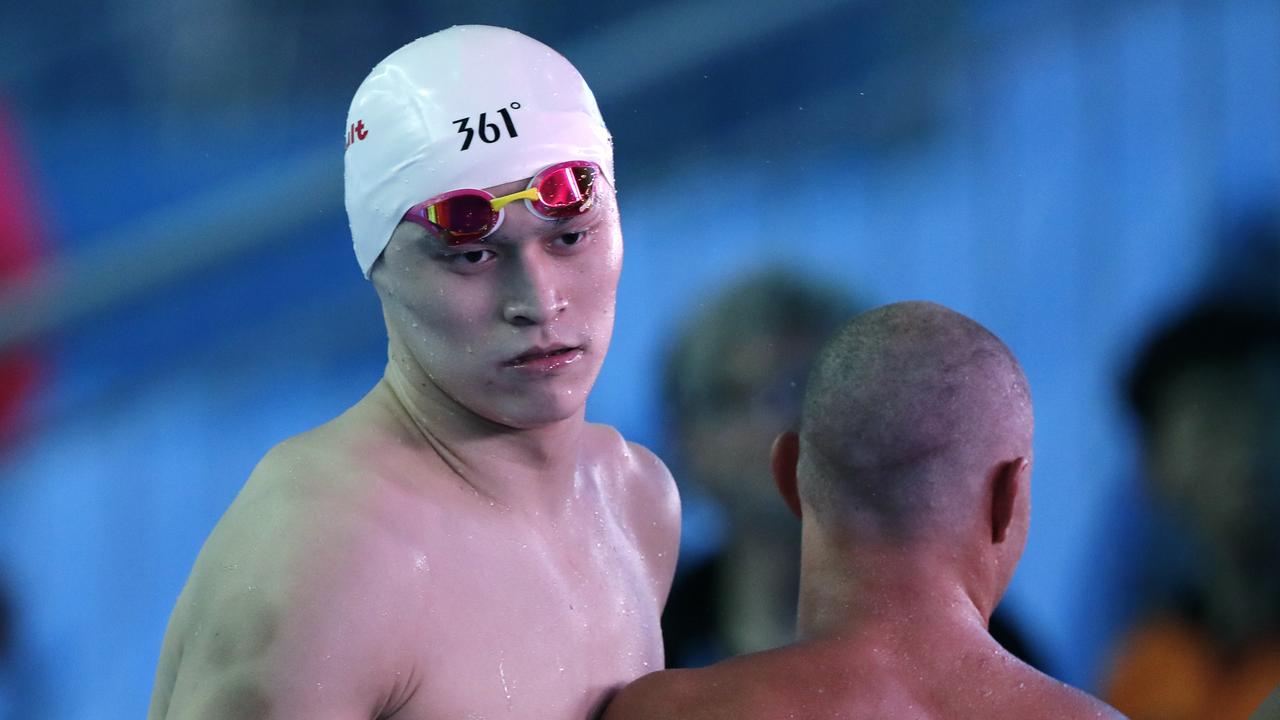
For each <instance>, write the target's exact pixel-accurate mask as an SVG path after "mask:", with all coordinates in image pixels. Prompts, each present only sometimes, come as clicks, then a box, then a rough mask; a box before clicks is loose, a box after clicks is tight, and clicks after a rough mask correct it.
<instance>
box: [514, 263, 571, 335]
mask: <svg viewBox="0 0 1280 720" xmlns="http://www.w3.org/2000/svg"><path fill="white" fill-rule="evenodd" d="M510 267H511V268H512V273H511V277H510V278H509V280H510V282H509V283H508V287H509V288H510V290H509V293H510V294H509V295H508V296H507V300H506V302H504V303H503V308H502V317H503V319H504V320H506V321H507V322H509V323H511V324H512V325H516V326H519V327H523V326H528V325H542V324H544V323H548V322H551V321H552V320H554V319H555V317H556V316H557V315H559V314H560V313H561V312H564V309H565V308H566V307H567V306H568V304H569V303H568V300H566V299H565V297H564V295H563V294H562V293H561V292H560V288H559V285H558V283H557V282H556V273H555V271H554V269H553V268H551V267H550V261H549V259H542V258H530V257H521V258H519V259H518V261H517V262H513V263H511V265H510Z"/></svg>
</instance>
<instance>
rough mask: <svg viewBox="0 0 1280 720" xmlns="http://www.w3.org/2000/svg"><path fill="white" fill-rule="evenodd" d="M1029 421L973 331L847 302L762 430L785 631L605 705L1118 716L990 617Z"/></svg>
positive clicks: (939, 315) (700, 716)
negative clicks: (778, 507)
mask: <svg viewBox="0 0 1280 720" xmlns="http://www.w3.org/2000/svg"><path fill="white" fill-rule="evenodd" d="M1031 434H1032V411H1031V398H1030V394H1029V391H1028V388H1027V382H1026V378H1025V377H1024V376H1023V373H1022V370H1021V368H1020V367H1019V365H1018V362H1017V360H1015V359H1014V357H1013V355H1012V354H1011V353H1010V352H1009V350H1008V348H1006V347H1005V346H1004V344H1003V343H1001V342H1000V341H999V340H998V339H997V338H996V337H995V336H994V335H992V334H991V333H990V332H988V331H987V330H986V329H985V328H983V327H982V326H980V325H979V324H977V323H976V322H974V321H972V320H970V319H969V318H967V317H964V316H962V315H960V314H958V313H955V312H952V311H950V310H948V309H946V308H943V307H941V306H938V305H934V304H932V303H923V302H910V303H898V304H894V305H888V306H885V307H881V308H878V309H875V310H872V311H870V312H867V313H864V314H862V315H859V316H858V317H856V318H855V319H854V320H852V321H851V322H849V323H848V324H847V325H845V327H844V328H843V329H842V330H841V331H840V332H838V333H837V335H836V336H835V337H834V338H833V339H832V340H831V341H830V342H829V343H828V344H827V345H826V347H825V348H824V349H823V350H822V352H821V353H820V355H819V358H818V360H817V363H816V365H815V368H814V371H813V374H812V375H811V376H810V379H809V384H808V388H807V390H806V394H805V401H804V406H803V410H802V417H801V421H800V430H799V433H796V432H785V433H783V434H781V435H780V436H779V437H778V438H777V439H776V440H775V442H774V445H773V457H772V468H773V475H774V480H775V482H776V484H777V486H778V489H779V490H780V492H781V494H782V497H783V498H784V500H785V502H786V504H787V505H788V506H789V507H790V508H791V510H792V512H794V513H795V514H796V515H797V516H799V517H800V518H801V525H802V530H801V532H802V540H801V547H802V549H801V580H800V599H799V603H798V605H799V610H798V613H797V614H798V635H799V639H798V641H797V642H796V643H795V644H792V645H788V646H785V647H782V648H778V649H774V650H767V651H764V652H760V653H754V654H749V655H742V656H739V657H737V658H731V659H729V660H725V661H723V662H720V663H717V664H715V665H712V666H709V667H707V668H702V669H697V670H668V671H663V672H658V673H655V674H651V675H648V676H646V677H644V678H642V679H640V680H639V681H637V682H636V683H634V684H632V685H630V686H629V687H627V688H626V689H624V690H623V691H622V692H621V693H620V694H619V695H618V696H617V698H616V699H615V700H614V701H613V702H612V703H611V705H610V706H609V708H608V710H607V712H606V714H605V718H606V720H641V719H649V718H672V719H676V718H679V719H681V720H708V719H711V718H732V719H733V720H751V719H753V718H819V717H821V718H831V717H838V718H913V719H915V718H947V719H963V718H983V719H985V718H993V717H994V718H1019V719H1020V720H1033V719H1035V718H1046V719H1048V718H1053V719H1054V720H1061V719H1062V718H1099V717H1104V718H1118V717H1121V716H1120V715H1119V714H1118V713H1116V712H1115V711H1114V710H1112V709H1111V708H1110V707H1108V706H1106V705H1105V704H1103V703H1102V702H1100V701H1098V700H1096V699H1094V698H1092V697H1090V696H1089V695H1086V694H1085V693H1083V692H1081V691H1079V690H1076V689H1074V688H1072V687H1070V686H1067V685H1065V684H1063V683H1061V682H1058V681H1056V680H1054V679H1052V678H1050V677H1047V676H1046V675H1044V674H1042V673H1040V672H1038V671H1037V670H1035V669H1033V668H1031V667H1030V666H1029V665H1026V664H1025V663H1023V662H1021V661H1020V660H1018V659H1017V658H1015V657H1014V656H1013V655H1011V654H1010V653H1008V652H1007V651H1005V649H1004V648H1003V647H1001V646H1000V645H999V644H998V643H997V642H995V641H994V640H993V639H992V638H991V635H990V634H989V633H988V631H987V623H988V620H989V619H990V617H991V612H992V610H994V609H995V606H996V604H997V603H998V602H999V601H1000V598H1001V596H1002V595H1003V594H1004V591H1005V588H1006V587H1007V586H1008V584H1009V580H1010V579H1011V578H1012V576H1013V571H1014V568H1015V567H1016V565H1017V563H1018V559H1019V557H1020V555H1021V553H1022V549H1023V546H1024V544H1025V541H1026V537H1027V525H1028V521H1029V517H1030V510H1031V509H1030V478H1031V460H1032V453H1031Z"/></svg>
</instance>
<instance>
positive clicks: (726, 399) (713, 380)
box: [667, 274, 852, 529]
mask: <svg viewBox="0 0 1280 720" xmlns="http://www.w3.org/2000/svg"><path fill="white" fill-rule="evenodd" d="M851 314H852V303H851V302H850V301H848V300H847V299H846V298H844V297H843V296H841V295H839V294H836V293H831V292H828V291H826V290H825V289H823V288H817V287H808V286H806V285H805V284H804V282H803V281H801V280H799V279H797V278H791V277H788V276H786V275H781V274H778V275H762V276H759V277H756V278H750V279H747V280H745V281H743V282H742V283H740V284H738V285H736V286H734V287H733V288H731V289H730V290H729V291H727V292H726V293H725V294H724V295H722V296H721V297H719V298H717V299H715V300H714V301H713V302H712V304H711V305H710V306H709V307H707V308H704V309H703V310H702V311H701V312H700V313H699V314H697V315H696V316H695V317H696V318H697V319H696V320H695V321H694V322H693V323H691V325H690V326H689V328H688V329H687V331H686V334H685V335H684V336H683V338H682V341H681V342H680V343H679V344H678V346H677V348H676V350H675V352H674V353H673V354H672V359H671V361H670V364H669V366H668V383H667V387H668V395H669V400H670V401H671V404H672V407H673V410H674V411H675V412H673V414H672V420H673V424H674V425H676V426H677V427H678V428H679V432H678V433H677V435H676V438H675V440H676V443H677V449H678V452H679V457H680V459H681V460H682V462H683V463H684V467H685V468H686V470H687V472H688V473H689V476H690V477H689V479H690V480H691V481H693V482H696V483H699V484H701V485H703V486H704V487H705V488H706V489H707V490H709V491H710V492H711V494H712V495H713V496H714V497H715V498H716V499H717V500H718V501H719V502H720V503H722V505H723V506H724V508H725V509H726V510H727V511H728V513H729V514H730V515H731V516H732V518H733V521H734V522H735V523H743V524H744V525H745V526H748V527H752V526H754V527H755V528H756V529H758V528H759V523H766V524H768V525H769V526H774V527H777V526H783V527H787V528H792V527H793V526H794V524H795V519H794V518H793V517H792V516H791V514H790V512H789V511H788V510H787V509H786V506H785V505H784V504H783V503H782V502H781V501H780V499H779V498H778V493H777V490H776V489H775V488H774V485H773V480H772V477H771V476H770V473H769V467H770V463H769V453H770V448H771V447H772V445H773V439H774V438H775V437H777V435H778V434H779V433H781V432H783V431H784V430H788V429H792V428H793V427H794V426H795V424H796V422H797V421H798V420H799V416H800V403H801V400H802V398H803V394H804V383H805V379H806V376H807V375H808V372H809V369H810V367H811V366H812V363H813V359H814V356H815V355H816V354H817V352H818V350H819V348H820V347H821V346H822V343H823V342H825V341H826V337H827V333H828V332H829V331H830V330H831V329H833V328H834V327H836V326H837V325H838V324H839V323H840V322H841V321H843V320H844V319H847V317H848V316H849V315H851Z"/></svg>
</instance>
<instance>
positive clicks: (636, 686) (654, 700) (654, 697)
mask: <svg viewBox="0 0 1280 720" xmlns="http://www.w3.org/2000/svg"><path fill="white" fill-rule="evenodd" d="M702 674H703V671H699V670H660V671H658V672H653V673H649V674H648V675H645V676H643V677H641V678H640V679H638V680H636V681H635V682H633V683H631V684H630V685H627V686H626V687H625V688H623V689H622V690H621V691H619V692H618V694H617V695H615V696H614V697H613V699H612V700H611V701H610V702H609V705H608V707H607V708H606V709H605V713H604V715H603V716H602V717H601V720H651V719H652V718H687V719H688V720H697V719H699V718H702V717H704V715H703V714H701V713H700V712H699V707H698V706H699V704H700V703H702V702H705V699H706V693H705V692H703V690H704V689H705V688H704V685H705V683H704V682H702V681H701V677H700V676H701V675H702Z"/></svg>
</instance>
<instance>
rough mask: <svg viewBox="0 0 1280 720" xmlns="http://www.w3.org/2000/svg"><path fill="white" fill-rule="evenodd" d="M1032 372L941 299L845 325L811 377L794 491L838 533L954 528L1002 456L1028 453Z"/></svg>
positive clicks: (882, 310) (898, 534) (969, 514)
mask: <svg viewBox="0 0 1280 720" xmlns="http://www.w3.org/2000/svg"><path fill="white" fill-rule="evenodd" d="M1031 432H1032V414H1031V397H1030V393H1029V391H1028V389H1027V380H1026V377H1025V376H1024V375H1023V373H1022V368H1021V367H1020V366H1019V365H1018V361H1017V360H1016V359H1015V358H1014V357H1013V354H1012V353H1011V352H1009V348H1007V347H1005V345H1004V343H1002V342H1001V341H1000V339H999V338H997V337H996V336H995V335H993V334H991V332H990V331H988V330H987V329H986V328H984V327H982V326H981V325H979V324H978V323H976V322H974V321H973V320H971V319H969V318H967V317H965V316H964V315H961V314H960V313H957V312H954V311H952V310H948V309H947V308H945V307H942V306H941V305H936V304H934V303H927V302H903V303H895V304H893V305H886V306H883V307H879V308H876V309H874V310H871V311H869V312H866V313H863V314H861V315H859V316H857V317H855V318H854V319H853V320H851V321H849V322H848V323H847V324H846V325H845V326H844V327H843V328H841V329H840V331H839V332H837V333H836V335H835V337H833V338H832V339H831V340H830V341H829V342H828V343H827V345H826V346H825V347H824V348H823V350H822V352H821V354H820V355H819V357H818V361H817V363H816V365H815V367H814V370H813V374H812V376H811V377H810V379H809V385H808V390H807V392H806V395H805V403H804V411H803V417H802V420H801V430H800V442H801V452H800V465H799V468H798V473H799V483H800V493H801V497H802V499H803V500H804V502H805V504H806V506H807V510H808V511H809V512H811V513H814V514H816V515H817V517H816V518H815V519H816V520H817V521H818V522H819V523H821V524H823V525H824V526H828V527H829V528H830V529H832V530H835V531H843V532H855V533H858V534H864V535H865V534H866V533H868V532H869V533H872V534H873V535H877V536H883V537H884V538H885V539H894V540H910V539H912V538H916V537H920V536H921V535H924V534H930V535H933V534H936V533H937V532H945V531H947V530H949V529H959V524H960V523H966V522H971V521H972V518H973V517H975V515H981V514H982V513H980V512H979V508H980V503H981V502H983V501H984V493H985V487H986V483H985V482H984V481H985V480H986V479H988V478H989V477H990V476H991V474H992V473H993V472H995V471H996V470H998V468H999V467H1000V464H1001V463H1004V462H1009V461H1012V460H1014V459H1015V458H1017V457H1019V456H1022V457H1027V458H1028V459H1029V458H1030V457H1031Z"/></svg>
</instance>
